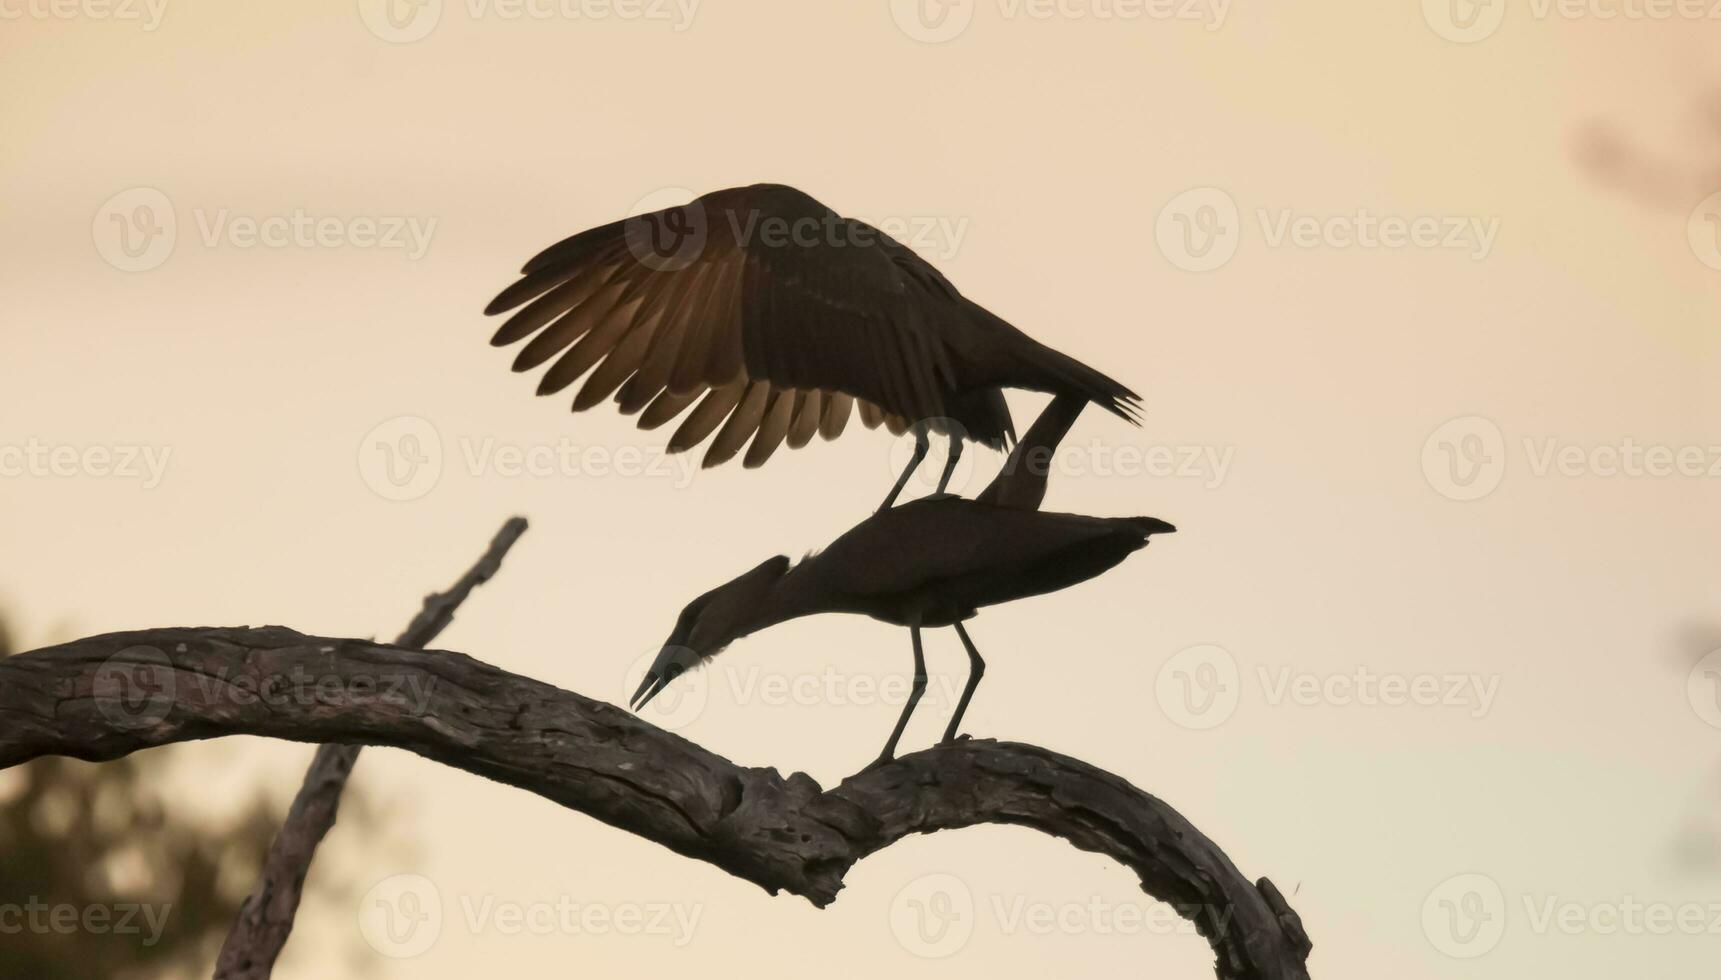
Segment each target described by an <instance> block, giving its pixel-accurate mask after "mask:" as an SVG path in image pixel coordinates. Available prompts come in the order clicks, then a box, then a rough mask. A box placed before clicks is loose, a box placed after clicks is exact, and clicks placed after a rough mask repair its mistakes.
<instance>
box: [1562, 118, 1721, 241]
mask: <svg viewBox="0 0 1721 980" xmlns="http://www.w3.org/2000/svg"><path fill="white" fill-rule="evenodd" d="M1576 151H1577V159H1578V166H1579V167H1580V168H1581V169H1582V170H1583V171H1584V172H1586V173H1588V174H1589V175H1590V176H1591V177H1593V178H1595V179H1596V180H1599V181H1601V182H1602V183H1603V184H1605V185H1607V186H1609V187H1611V188H1613V189H1615V190H1617V191H1619V192H1621V193H1623V194H1625V195H1626V196H1627V197H1630V198H1632V199H1634V200H1637V201H1639V202H1641V203H1643V204H1646V205H1648V206H1650V207H1653V208H1657V209H1660V210H1666V211H1676V212H1681V213H1683V212H1685V211H1689V210H1690V209H1691V208H1692V206H1693V205H1695V204H1697V202H1699V201H1701V200H1703V199H1704V198H1706V197H1708V196H1709V195H1710V194H1713V193H1715V191H1716V189H1717V188H1721V90H1717V89H1709V90H1705V91H1703V92H1702V93H1700V94H1699V95H1698V97H1697V98H1695V99H1693V100H1692V103H1691V105H1690V106H1689V107H1688V108H1687V110H1686V111H1685V112H1684V113H1683V117H1682V124H1681V126H1680V128H1679V132H1678V134H1677V136H1676V138H1675V139H1673V140H1672V141H1664V142H1660V143H1658V144H1652V143H1651V142H1650V141H1647V140H1646V139H1645V138H1644V137H1642V136H1639V135H1636V134H1631V133H1628V132H1627V131H1626V127H1625V126H1624V125H1622V124H1621V123H1619V122H1615V121H1604V120H1600V119H1597V120H1592V121H1591V122H1589V123H1588V124H1587V125H1585V126H1584V127H1582V128H1581V129H1580V130H1579V131H1578V134H1577V144H1576Z"/></svg>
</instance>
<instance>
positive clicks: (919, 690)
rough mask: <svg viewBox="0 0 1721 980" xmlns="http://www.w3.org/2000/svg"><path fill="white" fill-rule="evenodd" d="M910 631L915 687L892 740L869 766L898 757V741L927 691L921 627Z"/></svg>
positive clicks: (898, 721)
mask: <svg viewBox="0 0 1721 980" xmlns="http://www.w3.org/2000/svg"><path fill="white" fill-rule="evenodd" d="M908 630H909V632H910V633H911V634H913V636H914V687H913V689H912V690H910V691H909V692H908V703H907V704H905V705H903V706H902V717H900V718H898V719H897V720H896V730H895V731H893V732H891V733H890V741H888V742H886V743H884V751H883V752H881V753H879V757H878V760H877V761H876V762H874V763H873V764H872V766H868V767H867V768H869V769H870V768H873V767H874V766H882V765H884V764H885V763H887V762H889V761H890V760H892V759H894V758H896V742H897V740H898V739H900V738H902V731H903V729H905V728H907V727H908V716H909V715H912V714H914V706H915V705H917V704H919V703H920V696H921V695H922V694H923V693H925V692H926V655H925V653H923V652H922V651H921V648H920V627H919V626H910V627H909V628H908Z"/></svg>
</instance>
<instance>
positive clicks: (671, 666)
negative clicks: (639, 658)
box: [628, 646, 698, 714]
mask: <svg viewBox="0 0 1721 980" xmlns="http://www.w3.org/2000/svg"><path fill="white" fill-rule="evenodd" d="M697 662H698V658H697V657H696V656H695V655H694V653H693V651H692V650H689V649H687V648H686V647H674V646H670V647H664V648H663V651H662V652H661V653H659V654H658V655H657V659H656V660H655V661H653V662H652V664H651V669H650V670H648V671H646V672H645V680H643V681H640V684H639V690H637V691H635V692H633V699H632V700H630V701H629V702H628V707H629V708H632V709H633V711H634V712H635V713H636V714H637V713H638V712H640V711H643V710H644V709H645V706H646V705H647V704H649V703H651V699H652V698H655V697H657V695H658V692H659V691H662V690H663V689H664V688H666V687H668V686H669V682H670V681H673V680H675V679H676V678H677V677H680V676H681V675H682V673H683V672H685V671H686V670H687V669H688V668H690V667H692V666H693V665H694V664H695V663H697Z"/></svg>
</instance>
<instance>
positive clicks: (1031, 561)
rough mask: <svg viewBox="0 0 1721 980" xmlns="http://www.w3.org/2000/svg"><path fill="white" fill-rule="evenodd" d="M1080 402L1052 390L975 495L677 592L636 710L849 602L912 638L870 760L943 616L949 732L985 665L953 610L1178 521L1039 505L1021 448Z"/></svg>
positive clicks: (916, 506)
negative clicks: (695, 672) (691, 676)
mask: <svg viewBox="0 0 1721 980" xmlns="http://www.w3.org/2000/svg"><path fill="white" fill-rule="evenodd" d="M1081 404H1082V403H1081V401H1080V400H1078V399H1073V398H1068V399H1057V400H1054V402H1053V403H1052V406H1051V407H1050V408H1048V409H1047V410H1046V412H1045V414H1043V415H1042V416H1041V418H1040V421H1039V422H1036V423H1035V425H1034V427H1033V429H1031V430H1029V433H1028V436H1027V437H1026V438H1024V439H1023V441H1022V442H1021V443H1020V444H1018V445H1017V447H1016V452H1014V453H1013V454H1012V455H1011V460H1010V462H1011V463H1013V464H1017V465H1013V466H1011V465H1007V466H1006V468H1005V471H1004V472H1003V473H1002V474H1001V475H1000V476H999V478H998V480H997V481H995V482H994V483H993V484H992V486H991V487H989V488H988V489H987V491H986V492H985V493H983V494H982V495H981V497H980V499H978V500H965V499H963V498H960V497H954V496H937V497H927V498H924V499H922V500H916V501H912V502H910V503H906V504H902V505H901V506H897V507H891V508H887V509H885V510H881V511H879V512H878V513H876V514H873V515H872V516H871V517H868V518H867V519H866V520H864V521H862V522H861V523H860V524H859V525H857V526H856V527H854V528H853V529H852V530H850V531H848V532H846V533H845V534H843V535H842V536H841V537H839V538H838V539H837V540H836V541H835V542H833V543H832V544H831V545H830V547H828V548H826V549H825V550H824V551H821V552H818V553H816V554H813V555H809V556H808V557H807V558H805V559H803V560H802V561H801V562H800V563H799V564H791V563H790V561H789V558H788V557H787V556H783V555H779V556H777V557H775V558H772V559H770V560H769V561H766V562H764V563H763V564H761V565H759V566H758V567H756V568H754V569H753V570H752V571H750V572H747V573H746V574H744V575H741V576H740V577H738V578H736V579H734V580H733V581H731V582H728V583H726V584H724V585H720V586H718V587H717V588H715V589H713V590H711V591H710V592H707V593H705V594H704V595H702V596H700V597H699V598H697V599H695V600H693V601H692V602H691V603H688V605H687V607H686V608H685V609H684V610H682V613H681V617H680V618H679V619H678V620H677V621H676V624H675V629H674V630H673V631H671V633H670V634H669V639H668V640H667V641H666V642H665V643H664V646H663V649H662V651H661V652H660V653H659V654H658V656H657V659H656V660H655V661H654V662H653V664H652V666H651V669H650V671H648V672H647V674H646V676H645V680H644V681H643V682H642V683H641V684H640V686H639V690H638V691H636V692H635V693H634V696H633V701H632V704H633V708H634V710H636V711H637V710H640V709H642V708H644V707H645V705H646V704H647V703H648V702H650V701H651V699H652V698H653V697H655V696H656V695H657V693H658V692H659V691H661V690H663V689H664V687H665V686H667V685H668V684H669V683H670V681H672V680H674V679H675V678H676V677H677V676H679V675H680V674H682V673H683V672H685V671H687V670H690V669H692V668H693V667H695V666H697V665H698V664H700V663H703V662H704V661H706V660H708V659H710V658H711V657H714V656H716V655H717V654H718V653H719V652H721V651H722V650H723V649H724V648H725V647H727V646H728V645H729V644H730V643H732V642H733V641H735V640H737V639H740V638H741V637H744V636H748V635H750V634H752V633H756V632H758V631H760V630H762V629H765V628H767V627H770V626H774V625H776V624H778V623H782V622H786V621H788V620H791V619H797V618H799V617H802V616H811V615H815V614H818V613H858V614H861V615H866V616H871V617H872V618H874V619H879V620H883V621H884V622H887V623H894V624H896V625H898V626H906V627H908V629H909V632H910V635H911V637H912V639H913V644H914V684H913V687H912V689H911V692H910V695H909V699H908V703H907V704H906V705H904V706H903V709H902V715H901V717H900V718H898V719H897V723H896V728H895V729H894V730H893V731H892V732H891V735H890V740H889V741H887V742H886V743H885V746H884V751H883V752H882V753H881V754H880V755H879V758H878V762H877V763H875V765H877V764H879V763H883V762H888V761H889V760H890V759H891V758H893V757H894V755H895V752H896V744H897V741H898V740H899V739H900V738H901V737H902V732H903V729H904V728H906V727H907V726H908V719H909V716H910V715H911V714H913V713H914V708H915V705H916V704H917V703H918V702H919V700H920V696H921V694H922V692H923V691H924V690H925V688H926V661H925V657H924V655H923V653H922V648H921V639H920V631H921V630H922V629H923V628H930V627H939V626H952V627H955V629H956V635H957V636H958V637H960V638H961V640H962V645H963V647H964V648H965V649H966V650H967V651H968V659H969V665H970V666H969V675H968V683H967V685H966V686H965V687H964V688H963V691H962V697H961V700H960V701H959V702H958V703H957V705H956V711H955V713H954V714H953V715H952V717H951V719H950V724H949V726H948V727H947V728H946V729H945V731H944V740H945V741H949V740H951V739H953V738H955V737H956V732H957V727H958V726H959V725H960V724H961V723H962V715H963V713H964V712H966V711H967V710H968V702H969V701H970V700H971V699H972V698H973V696H974V690H975V688H977V687H978V686H979V684H980V678H981V676H982V675H983V674H984V672H985V669H986V664H985V661H984V660H982V659H981V657H980V653H979V651H978V650H977V649H975V646H974V642H973V640H972V639H970V638H969V636H968V631H967V630H966V629H965V628H964V627H963V623H964V622H966V621H967V620H969V619H972V618H974V616H975V615H976V614H977V613H978V611H979V609H980V608H981V607H983V606H990V605H996V604H998V603H1004V602H1010V601H1012V600H1015V599H1021V598H1025V597H1027V596H1034V595H1041V594H1044V593H1047V592H1055V591H1058V590H1060V589H1065V588H1069V587H1070V586H1072V585H1076V584H1078V583H1081V582H1085V581H1087V580H1088V579H1091V578H1094V577H1096V576H1098V575H1100V574H1102V573H1104V572H1106V571H1108V570H1110V569H1111V568H1113V567H1115V566H1116V565H1118V564H1119V563H1120V562H1122V561H1123V560H1124V559H1125V558H1127V557H1128V556H1129V555H1130V554H1131V553H1133V552H1135V551H1138V550H1140V549H1141V548H1143V547H1145V546H1146V545H1147V542H1148V538H1149V537H1151V536H1152V535H1155V534H1165V533H1169V532H1172V531H1175V530H1176V528H1174V527H1172V526H1171V525H1170V524H1167V523H1165V522H1164V521H1161V520H1157V519H1155V518H1152V517H1121V518H1104V517H1081V516H1077V515H1074V514H1048V513H1042V512H1041V511H1039V510H1038V509H1037V508H1038V506H1039V501H1040V496H1041V494H1043V492H1044V488H1045V480H1046V472H1047V468H1046V467H1045V466H1043V465H1035V463H1036V461H1035V459H1034V458H1033V457H1034V456H1035V454H1036V451H1037V450H1045V449H1047V448H1048V447H1055V446H1056V444H1057V441H1058V440H1059V439H1061V438H1062V437H1063V434H1064V432H1065V431H1067V430H1068V428H1069V426H1070V423H1071V422H1073V421H1074V420H1075V416H1076V413H1079V411H1080V409H1081ZM1072 405H1073V406H1074V410H1073V411H1072V410H1071V406H1072Z"/></svg>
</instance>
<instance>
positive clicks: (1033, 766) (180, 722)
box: [0, 627, 1310, 980]
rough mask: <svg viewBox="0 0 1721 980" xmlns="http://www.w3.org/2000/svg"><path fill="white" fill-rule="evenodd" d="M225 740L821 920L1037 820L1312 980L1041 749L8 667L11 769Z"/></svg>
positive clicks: (443, 674) (235, 636) (254, 650)
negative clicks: (625, 843) (282, 748)
mask: <svg viewBox="0 0 1721 980" xmlns="http://www.w3.org/2000/svg"><path fill="white" fill-rule="evenodd" d="M226 735H261V736H268V737H272V738H281V739H290V740H293V741H300V742H318V743H343V744H350V745H388V746H395V747H398V748H403V749H407V750H409V751H412V752H415V753H417V754H419V755H422V756H425V757H427V758H430V759H433V760H436V761H438V762H441V763H443V764H446V765H449V766H453V767H455V768H459V769H463V770H466V771H467V772H471V773H474V774H477V775H480V776H485V777H487V778H490V779H494V780H497V781H499V782H502V783H506V784H508V785H511V786H516V787H519V788H520V789H524V790H527V791H528V792H532V793H536V794H538V795H540V796H543V797H545V798H547V799H550V800H554V801H555V802H557V803H560V804H562V805H563V806H566V807H568V808H570V809H573V810H578V811H580V812H581V813H585V814H587V815H590V816H592V817H595V818H597V819H598V820H601V821H603V822H604V823H607V824H609V825H611V826H614V827H616V828H619V829H621V830H624V831H627V832H629V833H633V834H637V835H639V836H641V837H645V838H649V839H651V840H654V841H657V842H658V843H660V844H663V845H664V846H665V847H668V848H670V849H671V850H673V851H675V852H677V853H679V854H683V855H686V856H688V857H692V858H697V859H699V860H703V861H708V862H710V863H712V864H714V865H716V866H718V867H720V868H723V869H724V870H725V871H728V872H729V873H731V874H733V875H736V876H738V877H741V878H745V879H747V880H749V881H752V882H755V883H757V884H758V885H760V886H761V887H763V888H765V889H766V890H768V891H770V892H773V893H775V892H778V891H788V892H792V893H794V894H797V895H801V896H803V897H805V898H807V899H808V900H809V901H811V902H813V903H814V904H815V905H819V906H823V905H825V904H827V903H829V902H831V901H832V900H834V899H835V898H836V895H837V892H838V890H839V889H840V888H841V887H842V881H843V877H844V875H845V874H846V872H847V871H848V869H849V868H850V867H851V866H852V865H853V864H854V863H855V862H856V861H859V860H860V859H861V858H863V857H866V856H867V855H869V854H871V853H873V852H875V851H878V850H880V849H882V848H884V847H888V846H889V845H890V844H891V843H893V842H895V841H897V840H900V839H901V838H903V837H905V836H907V835H909V834H918V833H931V832H934V831H939V830H948V829H953V828H958V827H968V826H974V825H977V824H986V823H998V824H1013V825H1017V826H1024V827H1032V828H1034V829H1037V830H1040V831H1042V832H1045V833H1048V834H1052V835H1054V836H1057V837H1062V838H1064V839H1065V840H1068V841H1069V842H1071V843H1072V844H1074V845H1076V846H1077V847H1080V848H1083V849H1084V850H1089V851H1095V852H1098V853H1101V854H1104V855H1106V856H1108V857H1110V858H1112V859H1114V860H1116V861H1118V862H1120V863H1122V864H1123V865H1125V866H1127V867H1129V868H1131V869H1132V870H1133V871H1134V872H1135V873H1136V874H1137V875H1138V876H1139V877H1140V879H1141V885H1142V888H1143V890H1144V891H1146V892H1147V893H1148V894H1150V895H1152V896H1153V897H1155V898H1157V899H1160V900H1161V901H1164V902H1167V903H1169V904H1170V905H1172V906H1173V907H1174V908H1176V909H1178V910H1179V911H1180V912H1183V913H1184V914H1187V915H1190V916H1191V917H1192V918H1193V920H1194V924H1195V926H1196V927H1197V928H1198V929H1199V930H1200V931H1201V933H1202V935H1204V936H1205V937H1206V938H1207V940H1208V942H1209V943H1210V944H1211V945H1212V947H1213V950H1214V953H1215V955H1216V964H1215V965H1216V969H1217V972H1218V975H1219V976H1220V977H1221V978H1260V980H1281V978H1300V977H1307V976H1308V970H1307V966H1306V959H1307V955H1308V952H1309V949H1310V942H1309V940H1308V938H1307V936H1306V935H1305V934H1304V932H1303V929H1302V925H1301V922H1300V920H1299V919H1298V917H1297V915H1296V913H1295V912H1293V911H1292V910H1291V909H1290V907H1289V906H1288V905H1287V904H1286V902H1285V900H1284V898H1283V896H1282V895H1281V894H1280V893H1279V891H1278V890H1277V889H1276V888H1274V887H1273V885H1272V884H1271V883H1270V882H1268V881H1266V880H1265V879H1262V880H1261V881H1260V882H1258V883H1256V882H1251V881H1249V880H1248V879H1246V878H1244V877H1243V876H1242V874H1240V873H1239V872H1238V870H1237V868H1236V867H1235V866H1234V865H1233V864H1232V863H1231V861H1230V859H1229V858H1227V857H1226V856H1225V854H1224V853H1223V852H1221V851H1220V850H1219V848H1218V847H1217V846H1216V845H1215V844H1214V843H1213V842H1212V841H1210V840H1208V839H1207V837H1205V836H1204V835H1203V834H1202V833H1201V832H1200V831H1198V830H1197V829H1196V828H1195V827H1194V826H1193V825H1192V824H1190V823H1189V822H1188V821H1187V820H1185V819H1183V817H1182V816H1180V815H1179V814H1178V813H1177V812H1176V811H1174V810H1172V809H1171V808H1170V807H1169V806H1167V805H1165V804H1164V803H1162V802H1161V801H1159V800H1157V799H1155V798H1154V797H1152V796H1149V795H1148V794H1146V793H1143V792H1142V791H1140V790H1139V789H1136V788H1135V787H1134V786H1131V785H1130V784H1129V783H1128V782H1126V781H1124V780H1123V779H1120V778H1118V777H1117V776H1114V775H1111V774H1109V773H1106V772H1103V771H1101V770H1099V769H1096V768H1094V767H1093V766H1090V765H1088V764H1086V763H1083V762H1080V761H1077V760H1075V759H1071V758H1067V757H1065V756H1062V755H1058V754H1057V753H1054V752H1050V751H1047V750H1045V749H1041V748H1037V747H1034V746H1031V745H1019V744H1012V743H1006V742H995V741H990V740H964V741H959V742H954V743H950V744H945V745H940V746H938V747H936V748H933V749H929V750H927V751H924V752H919V753H916V754H913V755H909V756H905V757H903V758H901V759H898V760H896V761H895V762H893V763H891V764H889V765H885V766H881V767H879V768H876V769H872V770H869V771H867V772H865V773H862V774H860V775H857V776H854V777H851V778H850V779H848V780H846V781H844V782H843V783H841V784H840V785H838V786H836V787H834V788H831V789H828V790H827V789H823V788H822V787H820V786H819V785H818V783H816V782H814V781H813V780H812V779H811V778H809V777H808V776H806V775H804V774H800V773H797V774H794V775H791V776H788V777H783V776H781V775H779V774H778V773H777V772H776V771H775V770H770V769H753V768H746V767H741V766H737V765H735V764H734V763H731V762H729V761H728V760H726V759H723V758H721V757H719V756H717V755H714V754H713V753H711V752H708V751H706V750H704V749H702V748H700V747H699V746H697V745H695V744H693V743H691V742H689V741H687V740H685V739H682V738H679V737H677V736H675V735H672V734H669V733H668V732H665V731H662V730H660V729H658V728H655V727H653V726H651V725H649V724H647V723H645V722H643V721H641V720H640V719H638V718H636V717H634V716H633V715H631V714H629V713H627V712H625V711H623V710H621V709H619V708H616V707H613V706H611V705H608V704H604V703H602V702H599V701H594V700H591V699H589V698H586V697H582V696H581V695H579V694H575V693H573V692H570V691H563V690H559V689H557V688H555V687H552V686H550V685H548V684H544V683H542V682H539V681H535V680H532V679H530V678H526V677H521V676H518V675H515V674H511V673H509V672H507V671H504V670H501V669H498V668H496V667H492V666H490V665H488V664H484V663H481V662H479V661H477V660H474V659H472V658H470V657H466V656H463V655H461V654H456V653H446V652H439V651H436V652H423V651H416V650H411V649H407V648H405V647H401V646H393V645H388V644H379V643H371V642H366V641H360V640H348V639H323V638H319V637H312V636H305V635H302V634H300V633H296V632H294V631H292V630H288V629H283V628H279V627H267V628H260V629H159V630H145V631H140V632H133V633H115V634H109V635H106V636H97V637H91V638H88V639H83V640H77V641H74V642H72V643H67V644H63V645H61V646H58V647H52V648H48V649H43V650H38V651H35V652H33V653H27V654H22V655H19V656H16V657H13V658H11V659H9V660H5V661H0V768H6V767H10V766H15V765H18V764H21V763H24V762H27V761H29V760H31V759H34V758H37V757H40V756H44V755H65V756H73V757H77V758H81V759H91V760H105V759H115V758H118V757H120V756H124V755H126V754H128V753H131V752H135V751H137V750H139V749H147V748H152V747H155V746H160V745H166V744H169V743H173V742H182V741H188V740H193V739H204V738H215V737H220V736H226Z"/></svg>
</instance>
